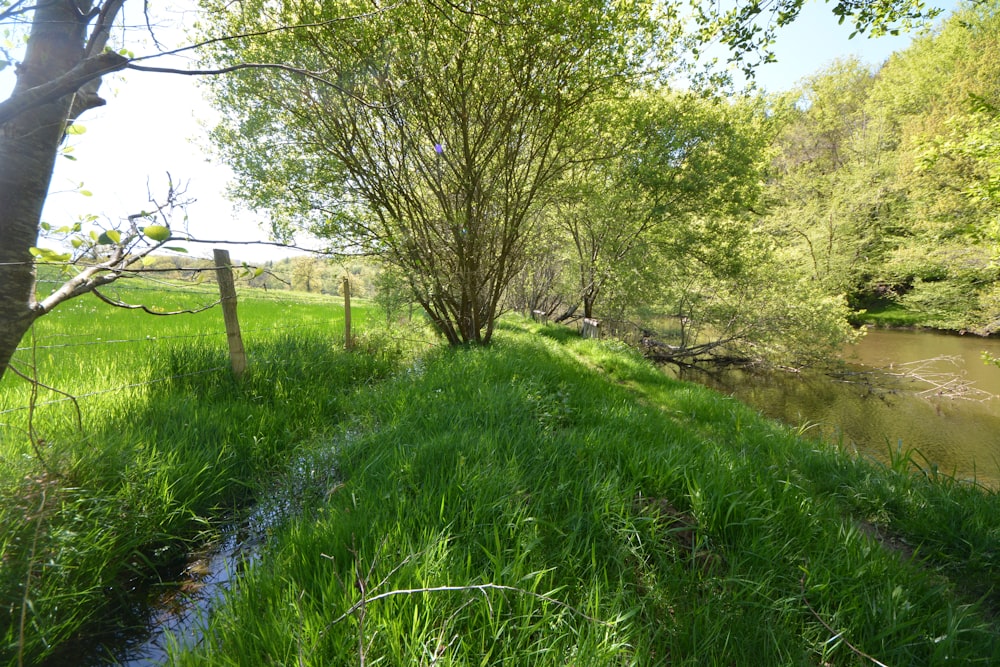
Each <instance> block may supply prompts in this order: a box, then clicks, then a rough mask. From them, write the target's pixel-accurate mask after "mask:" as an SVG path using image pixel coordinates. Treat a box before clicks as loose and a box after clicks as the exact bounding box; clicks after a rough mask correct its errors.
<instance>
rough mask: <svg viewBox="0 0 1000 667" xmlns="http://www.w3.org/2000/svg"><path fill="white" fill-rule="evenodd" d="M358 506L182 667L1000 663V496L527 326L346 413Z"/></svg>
mask: <svg viewBox="0 0 1000 667" xmlns="http://www.w3.org/2000/svg"><path fill="white" fill-rule="evenodd" d="M349 405H350V406H351V407H350V411H349V415H346V416H345V417H346V418H345V421H344V424H343V427H342V428H341V430H340V432H339V434H338V435H337V436H335V437H332V438H330V439H329V441H327V442H326V443H325V445H323V446H324V447H326V448H328V449H330V450H333V451H334V452H335V461H336V464H335V465H336V467H337V469H338V474H339V475H340V477H339V481H337V482H336V483H332V484H330V486H329V488H327V489H324V490H323V492H322V493H318V494H314V496H313V501H312V502H311V504H309V505H308V506H307V507H305V508H304V510H303V514H302V515H301V516H300V517H298V518H296V519H292V520H289V521H288V522H286V523H285V524H284V525H283V526H281V527H278V528H276V530H275V531H274V532H273V533H272V538H271V542H270V544H269V545H268V546H267V547H266V548H265V550H264V551H263V553H262V554H261V556H260V558H259V560H257V561H255V563H254V564H253V565H252V566H251V567H249V568H248V570H247V572H246V573H245V575H244V576H243V577H242V579H241V580H240V582H239V584H238V586H237V587H236V589H235V591H234V593H233V594H232V595H231V596H230V597H229V599H228V602H227V603H226V604H225V605H224V606H223V607H222V608H221V609H220V610H218V611H217V612H216V613H215V614H213V615H212V617H211V618H210V619H209V621H208V630H207V633H206V636H207V637H210V638H211V639H209V640H206V641H204V642H203V643H201V644H200V645H198V646H196V647H194V648H191V649H187V650H180V649H178V650H177V651H176V652H175V653H174V655H173V656H172V659H173V663H174V664H180V665H198V664H204V665H216V664H239V663H241V662H242V661H244V660H245V658H246V656H254V660H255V661H257V662H265V663H266V662H275V663H279V664H287V663H289V662H297V663H298V664H315V665H322V664H344V663H345V662H347V663H353V662H374V661H376V660H382V661H385V662H387V663H389V664H432V663H441V664H496V663H501V662H505V663H507V664H533V665H547V664H551V665H564V664H567V663H576V664H664V663H667V662H674V663H685V662H690V661H693V660H695V659H697V660H698V661H700V662H707V663H709V664H713V663H716V662H725V663H727V664H728V663H733V664H789V663H793V664H798V663H807V664H822V663H836V664H871V662H872V661H871V659H872V658H876V659H877V660H879V661H882V662H885V663H887V664H938V663H943V662H945V661H949V662H952V663H955V664H990V663H992V662H996V661H997V660H998V659H1000V642H998V641H997V638H998V626H997V623H996V620H995V619H996V616H995V613H996V611H997V609H998V598H997V591H998V586H997V580H996V572H997V571H998V565H1000V563H998V562H997V559H998V555H1000V548H998V547H1000V544H998V542H1000V523H998V522H1000V519H998V517H1000V511H998V510H1000V499H998V496H997V494H995V493H991V492H987V491H984V490H982V489H980V488H977V487H974V486H970V485H966V484H961V483H957V482H954V481H952V480H950V479H948V478H946V477H940V476H937V477H933V478H929V477H926V476H914V475H913V474H912V468H911V467H910V462H909V461H907V460H906V459H905V458H900V459H899V460H896V461H894V462H893V465H892V466H891V467H882V466H877V465H873V464H871V463H869V462H866V461H862V460H859V459H856V458H853V457H850V456H848V455H846V454H843V453H840V452H837V451H835V450H834V449H832V448H830V447H828V446H824V445H818V444H816V443H812V442H807V441H804V440H802V439H800V438H799V437H798V436H797V435H796V434H795V433H793V432H792V431H790V430H789V429H786V428H783V427H780V426H778V425H777V424H775V423H773V422H770V421H767V420H764V419H762V418H760V417H759V416H758V415H757V414H756V413H754V412H753V411H752V410H750V409H748V408H746V407H744V406H743V405H741V404H739V403H737V402H736V401H733V400H731V399H727V398H724V397H722V396H719V395H718V394H715V393H713V392H711V391H708V390H706V389H703V388H700V387H697V386H694V385H691V384H686V383H681V382H677V381H674V380H671V379H669V378H667V377H665V376H664V375H663V374H662V373H660V372H659V371H658V370H657V369H655V368H654V367H652V366H651V365H649V364H648V363H647V362H645V361H644V360H643V359H641V358H640V357H639V356H637V355H636V354H634V353H633V352H630V351H629V350H627V349H626V348H625V347H624V346H619V345H615V344H612V343H608V342H597V341H582V340H579V339H578V338H577V337H576V336H575V335H573V334H572V332H570V331H567V330H565V329H563V328H559V327H542V326H540V325H533V324H527V323H521V322H516V323H507V324H506V325H505V326H504V327H503V328H502V330H501V331H500V334H499V335H498V338H497V342H496V343H495V344H494V345H493V346H492V347H491V348H489V349H472V350H439V351H435V352H433V353H431V354H430V355H428V356H426V357H424V358H423V359H422V360H421V361H420V363H419V364H417V365H415V366H414V367H413V368H412V369H411V370H410V371H408V372H405V373H402V374H400V375H398V376H397V377H395V378H393V379H391V380H389V381H386V382H384V383H381V384H380V385H378V386H377V387H367V388H362V389H360V390H358V392H357V393H356V394H355V395H354V396H353V397H352V398H351V400H350V401H349Z"/></svg>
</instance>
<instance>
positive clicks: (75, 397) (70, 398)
mask: <svg viewBox="0 0 1000 667" xmlns="http://www.w3.org/2000/svg"><path fill="white" fill-rule="evenodd" d="M317 326H319V325H318V324H317ZM295 328H298V326H290V327H274V329H275V330H278V329H295ZM268 330H269V329H258V330H257V331H268ZM204 335H212V336H224V335H226V333H225V332H224V331H223V332H220V333H215V334H204ZM178 337H179V338H183V336H178ZM136 340H144V339H136ZM391 340H394V341H403V342H408V343H426V342H427V341H424V340H421V339H415V338H406V337H403V336H392V337H391ZM431 345H433V344H431ZM67 347H73V346H67ZM280 363H284V362H283V360H281V359H266V360H254V365H255V366H270V365H272V364H280ZM229 368H230V366H229V365H228V364H227V365H223V366H213V367H211V368H205V369H202V370H199V371H191V372H190V373H180V374H177V375H166V376H163V377H159V378H155V379H153V380H146V381H144V382H132V383H129V384H124V385H120V386H118V387H111V388H108V389H99V390H97V391H91V392H87V393H85V394H75V395H72V396H68V397H66V398H57V399H52V400H50V401H41V402H38V403H35V407H36V408H40V407H43V406H46V405H56V404H59V403H67V402H70V401H78V400H81V399H84V398H92V397H94V396H101V395H103V394H111V393H114V392H117V391H124V390H126V389H135V388H137V387H147V386H150V385H154V384H159V383H161V382H166V381H168V380H177V379H181V378H186V377H193V376H195V375H204V374H206V373H214V372H215V371H224V370H229ZM29 407H30V406H28V405H21V406H18V407H16V408H8V409H6V410H0V415H6V414H11V413H14V412H21V411H24V410H28V409H29ZM0 426H3V424H0Z"/></svg>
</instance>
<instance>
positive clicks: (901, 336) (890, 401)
mask: <svg viewBox="0 0 1000 667" xmlns="http://www.w3.org/2000/svg"><path fill="white" fill-rule="evenodd" d="M984 352H986V353H989V354H992V355H993V356H996V357H1000V340H998V339H992V338H981V337H978V336H972V335H966V336H959V335H950V334H939V333H931V332H926V331H900V330H880V329H870V330H869V331H868V332H867V334H866V335H865V336H864V338H862V339H861V340H860V341H859V342H858V343H856V344H854V345H851V346H848V347H847V348H846V349H844V351H843V354H842V356H843V360H844V361H845V362H846V364H845V367H844V368H843V369H842V370H840V371H839V372H833V373H830V372H817V371H804V372H801V373H787V372H768V373H760V372H747V371H740V370H732V371H725V372H723V373H721V374H718V375H707V374H705V373H701V372H698V371H693V372H685V373H683V375H682V376H683V378H684V379H686V380H692V381H697V382H699V383H701V384H705V385H707V386H710V387H712V388H713V389H716V390H717V391H721V392H723V393H726V394H728V395H732V396H733V397H735V398H737V399H739V400H740V401H742V402H744V403H747V404H749V405H751V406H753V407H754V408H756V409H757V410H759V411H760V412H762V413H763V414H765V415H767V416H768V417H771V418H774V419H777V420H779V421H782V422H784V423H786V424H788V425H790V426H793V427H796V428H804V429H805V431H806V432H807V433H809V434H813V435H817V436H822V437H824V438H827V439H829V440H832V441H833V442H837V443H841V444H842V445H843V446H846V447H847V448H849V449H852V450H856V451H857V452H858V453H859V454H861V455H863V456H867V457H870V458H873V459H876V460H879V461H883V462H887V461H888V460H889V456H890V452H891V451H894V450H900V451H902V452H907V451H909V452H911V453H912V455H913V459H914V461H915V462H916V463H917V464H919V465H921V466H922V467H925V468H930V467H932V466H936V467H937V469H938V471H940V472H943V473H947V474H949V475H954V476H956V477H958V478H961V479H969V480H972V479H974V480H975V481H977V482H978V483H980V484H982V485H984V486H988V487H990V488H994V489H996V488H1000V368H998V367H997V366H994V365H989V364H986V363H984V361H983V358H982V357H983V353H984Z"/></svg>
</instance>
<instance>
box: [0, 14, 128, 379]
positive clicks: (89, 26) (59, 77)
mask: <svg viewBox="0 0 1000 667" xmlns="http://www.w3.org/2000/svg"><path fill="white" fill-rule="evenodd" d="M123 2H124V0H107V2H104V3H93V2H89V1H86V0H82V1H81V0H52V1H51V2H42V3H38V4H32V3H29V2H28V1H27V0H8V1H6V2H0V20H6V19H9V18H12V17H16V16H20V15H23V14H28V13H30V14H31V15H32V18H31V32H30V35H29V38H28V42H27V47H26V50H25V53H24V59H23V60H22V62H21V63H20V65H18V67H17V83H16V85H15V86H14V90H13V91H12V93H11V95H10V97H9V98H8V99H7V100H6V101H4V102H3V103H0V377H2V376H3V373H4V372H6V370H7V366H8V363H9V361H10V358H11V357H12V356H13V354H14V350H15V349H16V348H17V345H18V343H20V341H21V338H22V337H23V336H24V333H25V332H26V331H27V330H28V328H29V327H30V326H31V323H32V322H34V321H35V320H36V319H37V318H38V317H41V316H42V315H44V314H45V313H46V312H49V311H50V310H51V309H52V308H53V307H54V305H55V304H54V303H53V302H52V301H50V302H49V303H45V302H41V303H39V302H38V301H36V300H35V293H34V292H35V278H34V272H35V257H34V256H33V255H32V253H31V248H33V247H35V246H36V245H37V242H38V241H37V239H38V232H39V222H40V216H41V211H42V206H43V204H44V203H45V198H46V196H47V194H48V188H49V181H50V180H51V177H52V169H53V165H54V163H55V159H56V155H57V154H58V150H59V144H60V143H61V142H62V140H63V137H64V136H65V132H66V128H67V127H68V126H69V125H71V124H72V122H73V120H74V119H76V118H77V117H79V116H80V114H82V113H84V112H85V111H87V110H88V109H92V108H94V107H97V106H100V105H102V104H104V100H102V99H101V98H100V97H99V96H98V95H97V91H98V88H99V87H100V82H101V76H102V75H104V74H106V73H108V72H112V71H116V70H120V69H122V68H124V67H125V65H126V64H127V62H128V61H127V59H126V58H125V57H124V56H121V55H119V54H117V53H114V52H112V51H105V46H106V45H107V42H108V36H109V34H110V30H111V27H112V24H113V22H114V20H115V17H116V16H117V14H118V11H119V10H120V9H121V6H122V4H123ZM92 278H93V276H81V277H79V278H78V280H77V281H76V282H75V283H74V284H72V285H70V287H69V293H78V292H80V291H85V290H86V289H87V286H88V285H89V284H90V283H89V281H90V280H91V279H92Z"/></svg>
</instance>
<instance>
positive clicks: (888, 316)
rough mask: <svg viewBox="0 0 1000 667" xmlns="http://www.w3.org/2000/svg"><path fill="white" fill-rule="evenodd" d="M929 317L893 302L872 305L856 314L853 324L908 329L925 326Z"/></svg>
mask: <svg viewBox="0 0 1000 667" xmlns="http://www.w3.org/2000/svg"><path fill="white" fill-rule="evenodd" d="M926 319H927V316H926V315H925V314H923V313H920V312H917V311H913V310H908V309H907V308H906V307H904V306H901V305H899V304H898V303H893V302H891V301H886V302H880V303H876V304H872V305H870V306H869V307H868V308H866V309H865V310H863V311H860V312H858V313H856V314H855V316H854V317H853V318H852V324H855V325H862V324H869V325H872V326H876V327H887V328H906V327H919V326H923V325H924V323H925V321H926Z"/></svg>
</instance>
